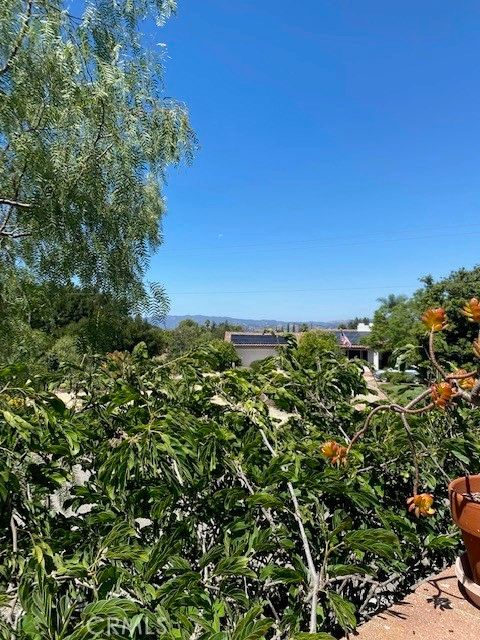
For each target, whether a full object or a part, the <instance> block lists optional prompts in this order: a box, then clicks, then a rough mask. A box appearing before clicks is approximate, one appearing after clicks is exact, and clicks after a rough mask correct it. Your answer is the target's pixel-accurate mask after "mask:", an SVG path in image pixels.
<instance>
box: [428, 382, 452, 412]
mask: <svg viewBox="0 0 480 640" xmlns="http://www.w3.org/2000/svg"><path fill="white" fill-rule="evenodd" d="M431 393H432V401H433V404H435V405H436V406H437V407H439V408H440V409H445V407H446V406H447V404H448V403H449V402H450V400H451V399H452V398H453V397H454V396H455V389H454V388H453V387H452V385H451V384H450V383H449V382H438V383H437V384H432V387H431Z"/></svg>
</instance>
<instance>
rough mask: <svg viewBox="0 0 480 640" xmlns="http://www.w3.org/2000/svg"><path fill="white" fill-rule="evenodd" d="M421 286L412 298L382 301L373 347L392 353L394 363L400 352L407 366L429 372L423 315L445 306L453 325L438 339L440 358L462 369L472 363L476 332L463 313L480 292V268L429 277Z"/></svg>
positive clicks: (375, 321) (374, 323) (374, 320)
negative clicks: (421, 317) (443, 276)
mask: <svg viewBox="0 0 480 640" xmlns="http://www.w3.org/2000/svg"><path fill="white" fill-rule="evenodd" d="M422 284H423V286H422V287H420V288H419V289H418V290H417V291H415V292H414V293H413V295H412V296H410V297H409V298H407V297H406V296H394V295H391V296H389V297H388V298H387V299H385V300H380V302H381V304H380V307H379V308H378V309H377V311H376V312H375V315H374V318H373V330H372V333H371V336H370V338H369V342H370V344H371V345H372V346H373V347H374V348H377V349H380V350H384V351H387V352H390V353H393V356H392V358H391V363H392V364H394V363H395V361H396V359H397V356H398V354H399V350H400V352H401V351H403V352H404V353H406V355H407V359H406V361H407V362H408V363H410V364H419V365H421V367H422V368H423V369H424V370H425V371H426V369H427V361H428V358H427V346H428V345H427V340H426V337H425V331H424V328H423V326H422V324H421V322H420V316H421V315H422V313H423V311H424V310H425V309H428V308H430V307H443V308H444V309H445V311H446V313H447V316H448V317H449V319H450V322H449V325H448V327H447V329H446V331H444V332H442V335H441V336H440V337H439V340H438V344H437V351H438V354H439V356H440V357H441V358H444V359H445V360H447V361H448V360H450V361H452V362H455V363H456V364H457V365H460V366H465V365H468V364H469V363H472V362H473V360H474V355H473V351H472V346H471V345H472V340H473V339H474V338H475V337H476V329H475V327H474V326H473V325H472V324H471V323H469V322H467V320H466V319H465V317H464V316H463V315H462V314H461V313H460V310H461V308H462V306H463V305H464V304H465V302H467V301H468V300H470V298H471V297H472V296H475V295H476V294H478V291H479V290H480V267H474V268H473V269H470V270H468V269H459V270H457V271H453V272H452V273H450V274H449V275H448V276H447V277H445V278H441V279H439V280H437V281H435V280H434V278H432V277H431V276H426V277H424V278H422Z"/></svg>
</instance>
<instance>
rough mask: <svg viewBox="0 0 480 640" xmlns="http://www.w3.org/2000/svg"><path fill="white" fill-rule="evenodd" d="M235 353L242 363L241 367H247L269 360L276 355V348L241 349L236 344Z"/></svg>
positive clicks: (246, 347)
mask: <svg viewBox="0 0 480 640" xmlns="http://www.w3.org/2000/svg"><path fill="white" fill-rule="evenodd" d="M235 351H236V352H237V353H238V357H239V358H240V360H241V361H242V367H249V366H250V365H251V364H252V362H256V361H257V360H263V359H264V358H270V357H271V356H274V355H275V354H276V353H277V349H276V347H248V346H245V347H241V346H239V345H238V344H236V345H235Z"/></svg>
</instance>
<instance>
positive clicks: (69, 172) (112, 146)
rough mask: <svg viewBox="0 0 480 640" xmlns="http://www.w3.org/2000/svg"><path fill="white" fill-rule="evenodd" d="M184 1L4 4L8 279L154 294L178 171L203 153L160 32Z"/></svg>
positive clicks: (1, 117)
mask: <svg viewBox="0 0 480 640" xmlns="http://www.w3.org/2000/svg"><path fill="white" fill-rule="evenodd" d="M175 4H176V3H175V0H141V1H140V0H134V1H133V2H132V1H130V0H115V1H113V0H88V1H87V2H86V4H85V5H84V10H83V13H82V15H80V16H74V15H71V14H70V13H69V12H68V10H67V9H66V8H65V5H64V3H63V2H62V1H61V0H3V1H2V2H1V3H0V261H1V265H0V267H1V268H0V271H3V273H5V271H6V269H7V265H10V266H11V265H15V264H16V263H19V262H20V263H21V264H23V265H24V266H25V267H26V268H28V269H29V270H31V271H32V272H33V273H35V274H36V275H39V276H41V277H48V278H49V279H54V280H56V281H60V282H66V281H68V280H72V279H74V280H75V281H76V282H80V283H81V284H83V285H89V286H94V287H96V288H97V289H99V290H103V291H109V292H115V294H116V295H122V296H123V297H124V298H126V299H128V300H130V301H135V300H138V299H139V298H141V297H142V294H143V293H144V290H143V275H144V272H145V267H146V265H147V264H148V258H149V255H150V252H151V251H152V250H154V249H156V248H157V247H158V246H159V244H160V242H161V226H160V223H161V218H162V214H163V212H164V209H165V203H164V197H163V182H164V178H165V170H166V168H167V167H168V165H170V164H172V163H178V162H179V161H180V160H181V159H182V158H187V159H188V158H189V157H190V155H191V152H192V148H193V146H194V144H195V141H194V135H193V133H192V129H191V127H190V124H189V119H188V115H187V111H186V108H185V107H184V106H183V105H182V104H180V103H178V102H175V101H174V100H173V99H171V98H168V97H165V90H164V87H163V82H162V54H161V49H160V48H159V47H145V46H144V44H143V43H144V40H143V35H142V33H141V32H140V30H139V27H138V25H139V21H140V20H143V19H149V20H155V21H156V23H157V25H161V24H163V22H164V21H165V20H166V19H167V18H168V17H169V16H170V15H171V14H172V13H173V12H174V10H175Z"/></svg>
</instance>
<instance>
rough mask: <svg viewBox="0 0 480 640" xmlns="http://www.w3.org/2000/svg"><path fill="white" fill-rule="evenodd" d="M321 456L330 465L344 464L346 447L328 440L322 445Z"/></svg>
mask: <svg viewBox="0 0 480 640" xmlns="http://www.w3.org/2000/svg"><path fill="white" fill-rule="evenodd" d="M321 451H322V454H323V455H324V456H325V457H326V458H328V459H329V460H330V461H331V462H332V464H340V463H345V462H346V457H347V447H343V446H342V445H341V444H338V442H335V440H329V441H328V442H325V443H324V444H323V445H322V448H321Z"/></svg>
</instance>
